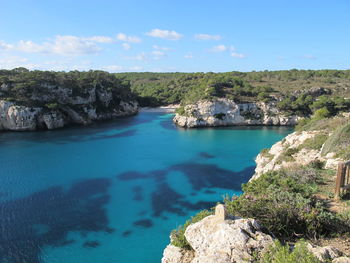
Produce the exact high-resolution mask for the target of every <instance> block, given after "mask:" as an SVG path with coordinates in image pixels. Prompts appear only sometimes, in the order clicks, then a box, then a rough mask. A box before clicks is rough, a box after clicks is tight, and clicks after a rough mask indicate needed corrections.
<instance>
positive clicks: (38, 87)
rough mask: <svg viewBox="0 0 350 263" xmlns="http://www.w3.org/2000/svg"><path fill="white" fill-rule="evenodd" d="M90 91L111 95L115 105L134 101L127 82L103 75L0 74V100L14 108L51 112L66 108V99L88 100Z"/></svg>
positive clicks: (79, 73) (100, 72)
mask: <svg viewBox="0 0 350 263" xmlns="http://www.w3.org/2000/svg"><path fill="white" fill-rule="evenodd" d="M94 88H97V89H104V90H106V91H108V92H111V93H112V97H113V100H114V102H115V103H118V102H119V101H120V100H126V101H130V100H132V99H134V95H133V93H132V92H131V90H130V85H129V83H128V82H127V81H124V80H122V79H120V78H117V77H116V76H115V75H114V74H109V73H107V72H104V71H87V72H80V71H70V72H54V71H40V70H34V71H29V70H27V69H25V68H16V69H13V70H0V99H4V100H8V101H12V102H16V104H18V105H24V106H30V107H44V108H48V109H54V108H57V107H59V106H62V105H65V104H70V103H69V102H68V101H65V98H67V97H80V98H82V99H87V98H89V96H91V93H90V91H91V90H92V89H94ZM96 106H100V107H103V104H100V105H96Z"/></svg>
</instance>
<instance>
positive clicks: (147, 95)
mask: <svg viewBox="0 0 350 263" xmlns="http://www.w3.org/2000/svg"><path fill="white" fill-rule="evenodd" d="M116 75H117V76H118V77H122V78H123V79H125V80H127V81H130V84H131V89H132V91H133V92H135V93H136V94H137V96H138V98H139V102H140V104H141V106H160V105H167V104H177V103H181V104H188V103H191V102H195V101H197V100H200V99H211V98H215V97H226V98H230V99H233V100H235V101H236V102H251V101H276V102H277V103H278V106H279V107H280V109H281V110H284V111H290V112H293V113H297V114H299V115H309V114H311V113H312V112H314V111H316V110H318V109H321V108H326V109H327V111H328V112H329V114H334V113H335V112H338V111H339V110H347V109H349V107H350V102H349V100H347V99H345V98H349V97H350V70H294V69H293V70H284V71H261V72H247V73H246V72H227V73H212V72H209V73H148V72H146V73H119V74H116ZM316 97H317V98H318V99H317V100H315V98H316Z"/></svg>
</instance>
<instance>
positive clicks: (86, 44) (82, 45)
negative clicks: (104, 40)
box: [49, 36, 101, 55]
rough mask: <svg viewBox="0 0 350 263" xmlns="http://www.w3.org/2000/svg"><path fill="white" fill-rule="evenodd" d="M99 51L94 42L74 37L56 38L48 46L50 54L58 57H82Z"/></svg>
mask: <svg viewBox="0 0 350 263" xmlns="http://www.w3.org/2000/svg"><path fill="white" fill-rule="evenodd" d="M100 50H101V48H100V47H98V46H97V45H96V43H95V42H94V41H91V40H86V39H84V38H79V37H76V36H56V39H55V41H54V42H53V43H52V44H51V45H50V49H49V51H50V53H55V54H60V55H84V54H93V53H98V52H99V51H100Z"/></svg>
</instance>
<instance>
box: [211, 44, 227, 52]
mask: <svg viewBox="0 0 350 263" xmlns="http://www.w3.org/2000/svg"><path fill="white" fill-rule="evenodd" d="M226 50H228V47H227V46H225V45H217V46H215V47H213V48H212V49H210V51H211V52H223V51H226Z"/></svg>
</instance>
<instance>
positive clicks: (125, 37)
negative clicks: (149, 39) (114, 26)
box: [117, 33, 141, 43]
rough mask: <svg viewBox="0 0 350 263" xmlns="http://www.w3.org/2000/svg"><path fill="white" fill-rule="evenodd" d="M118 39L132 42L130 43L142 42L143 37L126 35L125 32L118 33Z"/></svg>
mask: <svg viewBox="0 0 350 263" xmlns="http://www.w3.org/2000/svg"><path fill="white" fill-rule="evenodd" d="M117 39H118V40H120V41H124V42H130V43H140V42H141V38H138V37H135V36H128V35H125V34H124V33H119V34H118V35H117Z"/></svg>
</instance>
